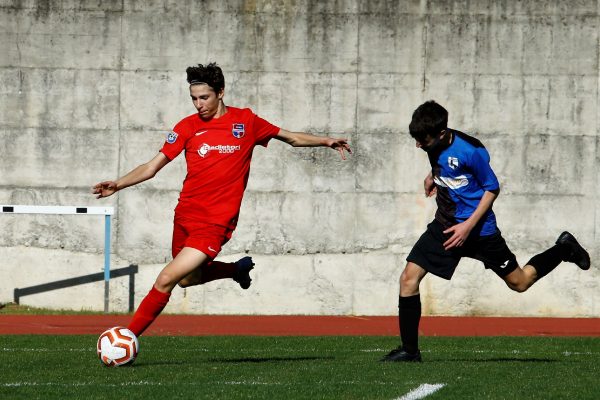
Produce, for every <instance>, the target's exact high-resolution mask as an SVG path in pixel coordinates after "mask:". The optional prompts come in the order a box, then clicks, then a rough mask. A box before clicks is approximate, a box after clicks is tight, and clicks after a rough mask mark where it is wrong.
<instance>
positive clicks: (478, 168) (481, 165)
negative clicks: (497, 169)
mask: <svg viewBox="0 0 600 400" xmlns="http://www.w3.org/2000/svg"><path fill="white" fill-rule="evenodd" d="M471 167H472V169H473V175H474V177H475V179H476V180H477V182H479V185H480V186H481V188H482V189H483V190H486V191H488V192H490V191H493V190H497V189H499V188H500V183H499V182H498V178H497V177H496V174H495V173H494V170H492V167H491V166H490V155H489V153H488V152H487V150H486V149H485V147H479V148H477V149H475V151H474V152H473V154H472V155H471Z"/></svg>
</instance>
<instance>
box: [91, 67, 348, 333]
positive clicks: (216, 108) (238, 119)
mask: <svg viewBox="0 0 600 400" xmlns="http://www.w3.org/2000/svg"><path fill="white" fill-rule="evenodd" d="M186 73H187V81H188V83H189V85H190V86H189V90H190V96H191V99H192V102H193V104H194V107H196V110H197V113H195V114H192V115H190V116H188V117H186V118H184V119H182V120H181V121H180V122H179V123H178V124H177V125H175V127H174V128H173V132H171V133H169V134H168V135H167V138H166V141H165V143H164V145H163V147H162V149H161V150H160V152H159V153H158V154H157V155H156V156H155V157H154V158H152V159H151V160H150V161H148V162H147V163H145V164H142V165H140V166H138V167H136V168H134V169H133V170H132V171H130V172H129V173H127V174H126V175H124V176H123V177H121V178H119V179H117V180H116V181H105V182H100V183H98V184H96V185H95V186H94V187H93V193H94V194H96V195H97V198H101V197H108V196H110V195H112V194H114V193H115V192H117V191H119V190H121V189H124V188H126V187H129V186H132V185H136V184H138V183H140V182H143V181H145V180H147V179H150V178H152V177H154V176H155V175H156V173H157V172H158V171H160V170H161V169H162V168H163V167H164V166H165V165H167V164H168V163H169V162H170V161H171V160H173V159H174V158H175V157H177V156H178V155H179V154H180V153H181V152H182V151H185V160H186V163H187V176H186V177H185V180H184V182H183V188H182V190H181V194H180V196H179V202H178V204H177V207H176V208H175V218H174V221H173V242H172V255H173V260H172V261H171V262H169V263H168V264H167V265H166V266H165V267H164V268H163V270H162V271H161V272H160V273H159V274H158V277H157V278H156V281H155V282H154V285H153V287H152V289H151V290H150V292H149V293H148V294H147V295H146V297H145V298H144V299H143V300H142V302H141V303H140V305H139V307H138V309H137V311H136V312H135V314H134V316H133V319H132V320H131V323H130V324H129V326H128V328H129V329H130V330H131V331H132V332H133V333H135V334H136V336H139V335H141V334H142V333H143V332H144V330H145V329H146V328H147V327H148V326H149V325H150V324H151V323H152V322H153V321H154V319H156V317H157V316H158V315H159V314H160V312H161V311H162V310H163V309H164V307H165V306H166V305H167V303H168V301H169V297H170V295H171V292H172V290H173V289H174V288H175V286H176V285H179V286H181V287H188V286H193V285H200V284H203V283H206V282H210V281H213V280H216V279H224V278H232V279H234V280H235V281H236V282H237V283H238V284H239V285H240V286H241V287H242V288H243V289H247V288H248V287H250V283H251V280H252V279H251V278H250V270H251V269H252V268H253V266H254V263H253V262H252V258H250V257H244V258H242V259H240V260H238V261H237V262H234V263H225V262H220V261H215V260H214V258H215V257H216V256H217V255H218V254H219V252H220V251H221V246H223V245H224V244H225V243H227V241H228V240H229V239H230V238H231V234H232V232H233V231H234V229H235V227H236V224H237V221H238V216H239V211H240V206H241V203H242V197H243V194H244V190H245V189H246V184H247V182H248V176H249V174H250V161H251V159H252V152H253V150H254V146H256V145H262V146H265V147H266V146H267V143H268V142H269V140H271V139H273V138H275V139H278V140H281V141H283V142H285V143H288V144H289V145H291V146H294V147H317V146H323V147H330V148H332V149H335V150H337V151H338V152H339V153H340V154H341V157H342V159H346V157H345V151H347V152H349V153H351V150H350V146H349V145H348V142H347V139H335V138H329V137H319V136H314V135H311V134H308V133H302V132H290V131H287V130H285V129H281V128H279V127H277V126H275V125H272V124H271V123H269V122H267V121H265V120H264V119H262V118H260V117H259V116H257V115H255V114H254V113H253V112H252V111H251V110H250V109H248V108H245V109H240V108H235V107H229V106H226V105H225V103H224V102H223V97H224V94H225V79H224V77H223V72H222V71H221V68H220V67H219V66H217V65H216V64H215V63H210V64H208V65H202V64H199V65H198V66H195V67H188V68H187V70H186Z"/></svg>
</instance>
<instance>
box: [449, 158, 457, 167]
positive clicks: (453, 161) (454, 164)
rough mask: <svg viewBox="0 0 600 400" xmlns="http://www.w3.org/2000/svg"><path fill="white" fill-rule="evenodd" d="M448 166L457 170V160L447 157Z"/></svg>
mask: <svg viewBox="0 0 600 400" xmlns="http://www.w3.org/2000/svg"><path fill="white" fill-rule="evenodd" d="M448 166H449V167H450V168H452V169H456V168H458V158H456V157H448Z"/></svg>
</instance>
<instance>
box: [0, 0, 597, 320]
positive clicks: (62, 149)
mask: <svg viewBox="0 0 600 400" xmlns="http://www.w3.org/2000/svg"><path fill="white" fill-rule="evenodd" d="M599 39H600V3H599V2H598V0H577V1H571V2H561V1H556V0H545V1H536V2H511V1H504V2H498V1H493V0H477V1H462V0H457V1H431V0H419V1H417V0H412V1H387V0H374V1H357V0H335V1H315V0H295V1H276V0H256V1H246V0H230V1H221V0H206V1H195V0H184V1H176V0H152V1H141V0H125V1H121V0H112V1H102V2H99V1H94V0H89V1H75V0H68V1H55V0H53V1H36V0H26V1H25V0H24V1H17V0H0V97H1V98H2V101H1V102H0V143H1V144H0V154H2V157H0V203H1V204H32V205H106V206H113V207H116V210H117V214H116V215H115V217H114V220H113V222H114V223H113V235H112V249H113V253H112V260H113V265H114V266H115V268H116V267H119V266H126V265H128V264H130V263H136V264H139V265H140V273H139V274H138V277H137V281H136V286H137V288H136V303H139V301H141V299H142V298H143V296H144V295H145V294H146V293H147V291H148V290H149V288H150V286H151V285H152V282H153V280H154V278H155V276H156V274H157V273H158V271H160V269H161V268H162V267H163V265H164V263H165V262H168V261H169V259H170V256H171V251H170V242H171V231H172V219H173V209H174V207H175V205H176V202H177V198H178V194H179V190H180V188H181V182H182V180H183V179H184V177H185V174H186V168H185V163H184V160H183V157H182V156H180V157H179V158H178V159H177V160H175V161H173V162H172V163H171V164H170V165H168V166H167V167H165V168H164V169H163V170H162V171H161V172H160V173H159V174H158V176H156V177H155V178H154V179H152V180H150V181H148V182H144V183H143V184H140V185H139V186H137V187H135V188H130V189H127V190H126V191H123V192H121V193H119V194H118V195H117V196H114V197H111V198H108V199H104V200H100V201H96V200H94V199H93V196H91V195H90V193H89V192H90V187H91V185H93V184H94V183H96V182H99V181H101V180H105V179H114V178H116V177H117V176H119V175H123V174H125V173H126V172H128V171H129V170H131V169H132V168H133V167H135V166H137V165H139V164H141V163H143V162H145V161H147V160H149V159H150V158H151V157H153V156H154V155H155V154H156V152H157V151H158V150H159V149H160V147H161V146H162V143H163V141H164V137H165V134H167V133H168V132H169V131H170V130H171V129H172V127H173V126H174V125H175V124H176V123H177V122H178V121H179V120H180V119H181V118H183V117H185V116H186V115H189V114H192V113H193V112H195V110H194V108H193V106H192V104H191V102H190V100H189V93H188V88H187V85H186V83H185V68H186V67H187V66H189V65H193V64H196V63H206V62H209V61H217V62H218V63H219V64H220V65H221V66H222V67H223V69H224V71H225V75H226V96H225V101H226V104H228V105H232V106H237V107H250V108H252V109H253V110H254V111H255V112H256V113H257V114H259V115H260V116H262V117H264V118H266V119H267V120H269V121H271V122H273V123H275V124H277V125H278V126H281V127H284V128H286V129H289V130H298V131H302V130H304V131H309V132H314V133H316V134H328V135H335V136H342V137H347V138H349V139H350V142H351V145H352V148H353V150H354V154H353V155H352V156H350V157H349V159H348V160H347V161H342V160H340V159H339V156H338V154H337V153H335V152H333V151H331V150H327V149H294V148H291V147H289V146H287V145H285V144H283V143H281V142H277V141H273V142H272V143H270V144H269V146H268V148H266V149H265V148H257V149H256V150H255V154H254V163H253V166H252V172H251V177H250V181H249V183H248V190H247V193H246V197H245V199H244V202H243V205H242V211H241V216H240V224H239V227H238V229H237V230H236V232H235V233H234V236H233V238H232V240H231V241H230V242H229V243H228V244H227V245H226V246H225V247H224V249H223V252H222V255H221V257H222V259H224V260H235V259H237V258H238V257H240V256H242V255H244V254H250V255H253V256H254V257H255V260H256V262H257V268H256V269H255V271H254V272H253V274H254V282H253V286H252V287H251V289H250V290H248V291H241V290H239V288H237V285H236V284H235V283H233V282H215V283H211V284H209V285H205V286H203V287H199V288H189V289H186V290H183V289H176V290H175V292H174V294H173V297H172V300H171V302H170V304H169V306H168V307H167V311H168V312H193V313H215V314H216V313H227V314H235V313H248V314H252V313H265V314H390V315H394V314H395V313H396V310H397V308H396V307H397V281H398V276H399V274H400V271H401V269H402V267H403V266H404V263H405V261H404V260H405V257H406V255H407V253H408V252H409V251H410V249H411V247H412V245H413V243H414V242H415V241H416V240H417V238H418V237H419V236H420V234H421V233H422V231H423V230H424V229H425V226H426V224H427V222H429V220H431V218H432V216H433V213H434V211H435V202H434V200H433V199H431V198H430V199H426V198H425V196H424V195H423V193H422V184H423V178H424V177H425V175H426V174H427V172H428V161H427V159H426V157H425V155H424V154H423V153H422V152H421V151H419V150H418V149H416V148H415V146H414V141H413V140H412V139H411V138H410V136H409V135H408V133H407V131H408V123H409V122H410V118H411V113H412V111H413V110H414V109H415V108H416V107H417V106H418V105H419V104H421V103H422V102H423V101H425V100H428V99H432V98H433V99H436V100H438V101H439V102H440V103H442V104H443V105H444V106H446V108H447V109H448V110H449V111H450V126H451V127H453V128H456V129H460V130H463V131H465V132H469V133H474V134H476V135H477V137H479V138H480V139H481V140H482V141H483V142H484V143H485V144H486V147H487V148H488V150H489V152H490V154H491V157H492V166H493V167H494V169H495V171H496V172H497V175H498V177H499V179H500V181H501V184H502V194H501V196H500V198H499V199H498V201H497V202H496V204H495V210H496V213H497V216H498V220H499V225H500V228H501V229H502V231H503V234H504V236H505V238H506V240H507V242H508V244H509V245H510V246H511V248H512V249H513V251H514V252H515V254H516V255H517V257H518V259H519V261H521V262H522V263H524V262H526V261H527V260H528V259H529V258H530V257H531V256H532V255H534V254H535V253H537V252H539V251H541V250H543V249H545V248H547V247H548V246H550V245H552V243H553V242H554V240H555V239H556V236H557V235H558V234H559V233H560V232H561V231H563V230H565V229H568V230H571V231H572V232H573V233H574V234H575V235H576V236H577V237H578V238H580V239H581V241H582V243H584V244H585V245H586V246H587V247H588V248H589V249H590V251H591V253H592V257H593V258H596V257H597V256H599V255H600V248H599V247H598V246H597V244H596V242H597V239H598V237H597V236H598V235H597V233H596V232H600V212H598V211H599V210H598V207H599V205H598V202H597V197H598V194H599V193H598V189H597V188H598V187H600V177H599V174H598V172H597V171H598V167H599V165H600V155H599V143H598V140H599V139H598V137H599V136H600V104H599V93H598V91H599V88H600V67H599V65H600V47H599V45H598V43H599ZM0 226H1V227H2V228H3V229H2V230H0V256H1V257H0V259H2V260H4V261H3V262H2V263H0V272H2V274H3V277H8V278H7V279H3V283H2V284H1V285H0V302H6V301H10V300H11V299H12V290H13V289H14V288H15V287H23V286H27V285H30V284H31V285H33V284H39V283H44V279H46V281H47V280H49V279H64V278H68V277H73V276H77V275H83V274H87V273H92V272H98V271H100V270H101V268H102V257H101V252H102V247H103V241H102V230H103V227H102V222H101V217H80V216H73V217H57V216H22V215H19V216H7V215H0ZM41 268H45V269H44V270H43V271H41V270H40V269H41ZM46 269H47V270H50V271H52V278H46V277H44V274H43V273H42V272H44V271H46ZM598 275H599V273H598V272H597V269H596V268H595V266H594V267H593V268H592V270H591V271H589V272H586V273H583V272H581V271H579V270H578V269H577V268H576V267H574V266H573V265H562V266H560V267H559V268H558V269H557V270H556V271H555V272H553V273H552V274H550V275H549V276H548V277H547V278H545V279H544V280H543V281H541V282H539V283H537V284H536V285H535V286H534V287H533V288H532V290H531V291H529V292H527V293H525V294H516V293H512V292H510V291H509V289H507V288H506V287H505V285H504V283H503V282H502V281H501V280H499V279H497V278H496V277H494V276H493V274H492V273H491V272H490V271H486V270H484V269H483V267H482V266H481V265H480V263H477V262H474V261H469V260H465V261H464V262H463V263H462V264H461V266H460V267H459V269H458V271H457V273H456V275H455V277H454V278H453V280H452V281H451V282H447V281H444V280H441V279H439V278H435V277H428V278H426V279H425V281H424V283H423V290H422V293H423V304H424V310H425V312H426V313H427V314H434V315H534V316H598V313H599V312H600V309H599V307H600V305H599V304H598V301H600V300H599V299H598V295H597V293H600V292H599V290H598V289H599V284H598V282H599V280H598V278H599V276H598ZM32 277H36V278H35V279H33V278H32ZM38 278H39V279H38ZM102 289H103V288H102V285H101V283H99V284H98V285H95V284H92V285H90V286H87V285H86V287H81V288H73V289H69V290H64V291H56V292H50V293H47V294H44V295H36V296H30V297H28V298H24V299H23V301H24V302H26V303H27V304H32V305H37V306H46V307H55V308H75V309H79V308H95V309H101V308H102V305H103V302H102ZM84 293H87V294H89V295H88V296H86V295H83V294H84ZM96 296H97V298H96ZM126 297H127V288H126V285H125V283H124V282H121V281H119V282H117V281H115V284H114V293H113V295H112V296H111V307H112V308H114V309H120V310H124V309H125V308H126V307H127V304H126V303H127V301H126ZM77 299H79V300H77ZM76 300H77V301H76Z"/></svg>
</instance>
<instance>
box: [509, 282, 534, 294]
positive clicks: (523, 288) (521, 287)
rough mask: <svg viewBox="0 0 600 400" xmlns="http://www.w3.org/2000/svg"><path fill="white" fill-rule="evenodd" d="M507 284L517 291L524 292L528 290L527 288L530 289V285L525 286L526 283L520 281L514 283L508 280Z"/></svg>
mask: <svg viewBox="0 0 600 400" xmlns="http://www.w3.org/2000/svg"><path fill="white" fill-rule="evenodd" d="M506 285H507V286H508V287H509V288H510V289H512V290H513V291H515V292H517V293H523V292H525V291H527V289H529V286H525V285H523V284H519V283H517V284H514V283H509V282H506Z"/></svg>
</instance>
